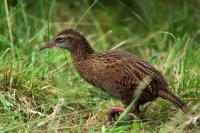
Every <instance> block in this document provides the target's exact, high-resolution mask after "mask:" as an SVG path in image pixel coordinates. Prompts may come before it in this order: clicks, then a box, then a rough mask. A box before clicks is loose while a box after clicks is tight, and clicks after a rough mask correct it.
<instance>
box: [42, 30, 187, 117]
mask: <svg viewBox="0 0 200 133" xmlns="http://www.w3.org/2000/svg"><path fill="white" fill-rule="evenodd" d="M54 46H57V47H60V48H63V49H66V50H68V51H69V52H70V53H71V57H72V61H73V64H74V66H75V68H76V70H77V71H78V73H79V74H80V76H81V77H82V78H83V79H85V80H86V81H87V82H88V83H90V84H92V85H94V86H95V87H98V88H101V89H102V90H104V91H106V92H108V93H109V94H110V95H111V96H113V97H114V98H116V99H119V100H120V101H121V102H122V103H123V104H124V105H125V106H127V105H129V104H130V103H131V102H132V101H133V100H134V97H133V95H134V92H135V90H136V88H137V86H138V84H139V83H140V82H141V81H142V80H143V79H144V78H145V77H146V76H150V77H151V79H152V80H151V82H150V83H149V84H148V85H147V86H146V87H145V88H144V89H143V91H142V93H141V95H140V96H139V98H138V101H137V105H136V107H135V108H134V109H133V110H132V111H131V112H132V113H135V114H138V113H139V112H140V109H139V106H140V105H142V104H145V103H147V102H150V101H152V100H154V99H156V98H158V97H161V98H163V99H165V100H168V101H170V102H171V103H173V104H174V105H175V106H176V107H179V108H180V109H181V110H183V111H184V112H186V110H187V108H186V106H185V104H184V103H183V102H182V101H181V100H180V99H179V98H178V97H177V96H175V95H174V94H172V93H171V92H170V91H169V90H168V84H167V82H166V80H165V79H164V77H163V76H162V74H161V73H160V72H159V71H158V70H156V69H155V68H154V67H152V66H151V65H149V64H148V63H147V62H146V61H144V60H143V59H141V58H139V57H137V56H135V55H132V54H130V53H127V52H124V51H105V52H95V51H94V50H93V49H92V47H91V46H90V44H89V43H88V41H87V40H86V39H85V38H84V37H83V36H82V35H81V34H80V33H78V32H76V31H74V30H72V29H66V30H64V31H62V32H60V33H58V34H57V35H56V36H55V38H54V39H53V40H51V41H49V42H47V43H46V44H45V45H44V46H43V47H42V48H41V49H46V48H50V47H54ZM123 110H124V108H120V107H111V109H110V111H109V114H108V118H109V120H112V119H113V117H115V116H114V114H116V112H118V113H119V112H123Z"/></svg>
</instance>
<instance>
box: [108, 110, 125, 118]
mask: <svg viewBox="0 0 200 133" xmlns="http://www.w3.org/2000/svg"><path fill="white" fill-rule="evenodd" d="M124 110H125V108H123V107H115V106H112V107H110V109H109V112H108V121H110V122H111V121H115V120H116V117H117V116H119V114H120V113H122V112H123V111H124Z"/></svg>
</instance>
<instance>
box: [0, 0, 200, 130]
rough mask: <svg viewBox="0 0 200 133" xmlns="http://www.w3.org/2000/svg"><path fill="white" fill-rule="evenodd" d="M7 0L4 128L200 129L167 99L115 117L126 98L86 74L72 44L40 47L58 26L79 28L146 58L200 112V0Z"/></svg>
mask: <svg viewBox="0 0 200 133" xmlns="http://www.w3.org/2000/svg"><path fill="white" fill-rule="evenodd" d="M0 3H1V4H0V16H1V21H0V132H56V131H59V132H91V133H92V132H102V133H105V132H120V133H121V132H126V131H129V132H130V131H132V132H169V131H170V132H187V131H188V130H189V131H190V132H198V130H199V129H198V128H199V127H194V128H192V129H187V130H184V128H183V127H184V123H185V122H186V121H187V120H188V118H187V116H186V115H184V114H183V113H182V112H181V111H180V110H178V109H176V108H175V107H174V106H173V105H172V104H170V103H169V102H166V101H164V100H161V99H157V100H156V101H155V102H152V103H150V104H148V105H145V106H144V107H143V108H142V110H143V112H142V116H143V117H144V118H143V119H141V120H140V119H136V120H134V122H133V124H128V125H127V124H126V125H121V126H115V125H109V124H108V123H107V121H106V113H107V111H108V108H109V107H110V106H111V105H112V106H113V105H118V106H122V104H121V103H120V102H119V101H117V100H115V99H113V98H111V97H110V96H109V95H108V94H107V93H105V92H102V91H101V90H99V89H96V88H94V87H93V86H91V85H89V84H88V83H86V82H85V81H84V80H83V79H81V78H80V77H79V75H78V74H77V72H76V71H75V70H74V68H73V65H72V63H71V58H70V55H69V53H68V52H66V51H64V50H61V49H58V48H55V49H51V50H50V49H49V50H45V51H39V48H40V47H41V46H42V43H44V42H46V41H47V40H48V39H50V38H52V36H53V35H55V34H56V33H57V32H59V31H61V30H63V29H65V28H76V29H77V30H78V31H80V32H81V33H83V34H84V35H85V36H86V38H87V39H88V40H89V42H90V43H91V45H92V47H94V48H95V49H96V50H97V51H101V50H108V49H120V50H126V51H129V52H131V53H133V54H136V55H138V56H140V57H143V58H145V59H146V60H147V61H148V62H150V63H151V64H152V65H153V66H155V67H156V68H158V69H159V70H160V71H161V72H162V73H163V74H164V75H165V77H166V79H167V80H168V82H169V84H170V89H171V90H172V91H173V92H174V93H176V94H177V95H179V96H180V97H181V98H182V100H183V101H185V102H187V103H188V106H189V107H190V108H191V110H193V112H194V114H198V112H199V111H200V102H199V99H200V91H199V88H200V69H199V68H200V38H199V35H200V28H199V27H200V23H199V22H200V9H199V4H200V3H199V0H190V1H189V0H185V1H182V0H176V1H175V0H169V1H159V0H148V1H141V0H135V1H133V2H129V1H128V0H127V1H122V0H115V1H114V0H113V1H106V0H102V1H100V0H99V1H92V0H88V1H69V0H67V1H64V0H62V1H61V0H60V1H55V0H51V1H48V0H44V1H42V0H41V1H34V0H30V1H25V0H18V1H17V0H12V1H11V0H10V1H7V0H4V1H1V2H0ZM147 107H148V108H147Z"/></svg>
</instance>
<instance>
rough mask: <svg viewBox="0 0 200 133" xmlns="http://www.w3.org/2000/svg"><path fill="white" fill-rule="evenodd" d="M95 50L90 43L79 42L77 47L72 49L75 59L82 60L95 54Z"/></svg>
mask: <svg viewBox="0 0 200 133" xmlns="http://www.w3.org/2000/svg"><path fill="white" fill-rule="evenodd" d="M94 52H95V51H94V50H93V49H92V47H91V46H90V45H89V44H88V43H84V44H79V45H77V48H75V49H74V50H73V51H71V56H72V59H73V61H81V60H84V59H86V58H87V57H88V56H90V55H91V54H93V53H94Z"/></svg>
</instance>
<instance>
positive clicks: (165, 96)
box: [158, 89, 189, 113]
mask: <svg viewBox="0 0 200 133" xmlns="http://www.w3.org/2000/svg"><path fill="white" fill-rule="evenodd" d="M158 95H159V96H160V97H162V98H163V99H165V100H167V101H170V102H171V103H173V104H174V105H175V106H177V107H179V108H180V109H181V110H182V111H183V112H184V113H187V112H189V108H188V107H187V106H186V104H185V103H183V102H182V101H181V100H180V99H179V98H178V97H177V96H176V95H174V94H172V93H171V92H170V91H169V90H167V89H164V90H159V91H158Z"/></svg>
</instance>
